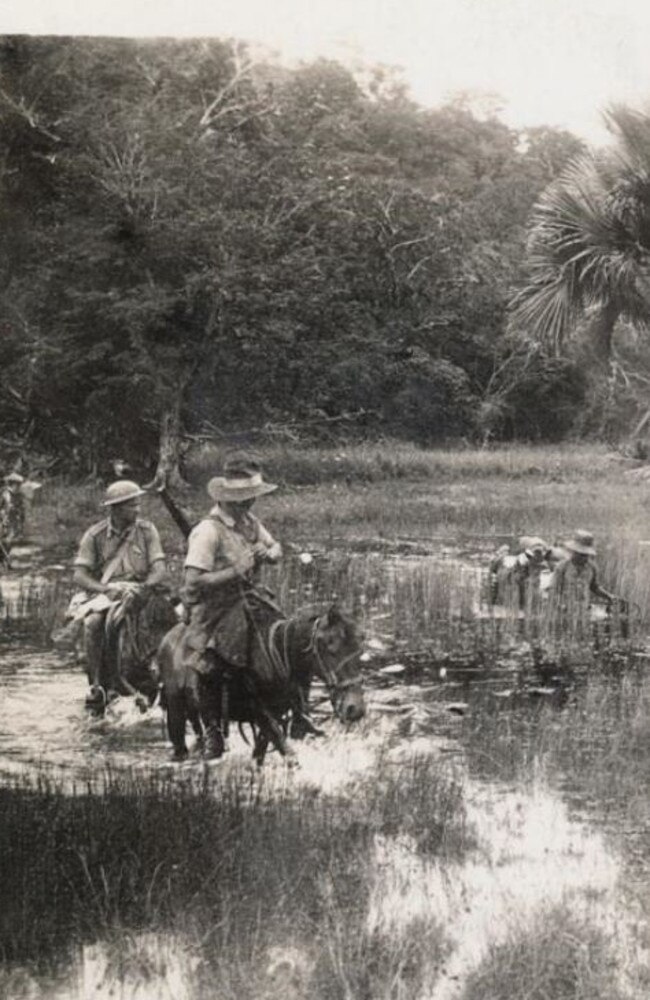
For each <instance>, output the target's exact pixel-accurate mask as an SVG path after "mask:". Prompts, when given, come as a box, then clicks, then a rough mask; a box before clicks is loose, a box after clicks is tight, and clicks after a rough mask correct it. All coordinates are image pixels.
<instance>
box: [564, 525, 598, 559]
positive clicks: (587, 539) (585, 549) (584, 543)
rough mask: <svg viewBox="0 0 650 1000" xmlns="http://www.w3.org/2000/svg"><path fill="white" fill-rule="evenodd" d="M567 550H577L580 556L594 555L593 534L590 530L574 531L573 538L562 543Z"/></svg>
mask: <svg viewBox="0 0 650 1000" xmlns="http://www.w3.org/2000/svg"><path fill="white" fill-rule="evenodd" d="M564 548H565V549H568V550H569V552H578V553H579V554H580V555H582V556H595V555H596V549H595V548H594V536H593V535H592V533H591V532H590V531H574V533H573V538H570V539H569V541H568V542H565V543H564Z"/></svg>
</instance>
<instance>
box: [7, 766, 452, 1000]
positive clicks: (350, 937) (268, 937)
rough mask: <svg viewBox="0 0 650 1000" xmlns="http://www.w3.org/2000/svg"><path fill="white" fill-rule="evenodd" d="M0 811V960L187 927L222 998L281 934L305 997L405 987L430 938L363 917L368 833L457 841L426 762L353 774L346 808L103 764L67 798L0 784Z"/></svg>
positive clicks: (436, 772)
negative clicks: (378, 774)
mask: <svg viewBox="0 0 650 1000" xmlns="http://www.w3.org/2000/svg"><path fill="white" fill-rule="evenodd" d="M425 787H426V789H427V795H424V794H423V789H424V788H425ZM411 799H413V800H415V799H417V808H414V809H412V810H411V809H408V810H407V809H406V805H407V804H408V803H409V802H410V801H411ZM0 809H1V810H2V816H3V822H2V825H1V827H0V857H2V859H3V865H2V870H1V873H0V897H1V898H2V900H3V906H2V910H1V912H0V956H1V957H2V959H3V961H4V962H5V963H6V965H7V968H13V969H14V971H15V970H16V968H18V967H28V968H32V969H40V970H41V971H43V970H46V969H52V968H53V967H55V966H56V965H57V963H58V965H61V964H62V963H64V964H65V961H68V962H69V961H70V960H71V959H72V957H73V956H74V954H75V951H76V949H78V948H79V946H80V945H81V944H82V943H84V942H86V943H88V942H93V941H98V940H103V941H105V942H108V944H109V945H110V946H111V948H112V950H113V951H114V953H115V956H117V955H118V954H119V952H120V950H123V947H122V946H120V945H119V943H116V942H120V941H124V939H125V937H126V936H128V935H129V934H131V935H132V934H135V933H141V932H143V931H144V930H154V931H156V932H158V933H162V932H165V933H172V934H178V935H182V936H183V937H185V938H186V939H187V935H188V929H191V944H192V948H193V950H194V953H195V954H196V956H197V957H198V959H200V962H199V966H200V968H202V969H203V972H204V974H205V975H208V976H213V975H214V974H215V971H216V970H219V974H220V977H221V978H222V981H223V982H230V983H231V989H230V991H229V990H227V989H226V990H225V992H224V993H223V995H224V996H228V997H230V996H232V997H233V998H234V997H235V996H239V997H241V996H244V997H250V998H251V1000H253V998H258V997H259V996H260V995H262V994H260V993H259V992H257V993H256V991H255V983H256V982H257V983H258V985H259V975H260V968H261V964H260V963H262V957H263V956H264V955H268V953H269V949H272V948H285V947H288V946H289V944H291V946H292V947H295V946H296V945H297V944H298V945H299V946H300V950H301V953H303V952H304V953H305V955H306V957H305V961H306V962H307V964H308V965H309V968H310V969H311V970H312V971H311V972H310V982H311V983H312V988H311V993H312V995H314V996H317V997H319V996H322V997H328V998H330V997H341V998H342V1000H343V998H345V997H347V996H350V995H354V996H356V995H372V996H382V997H386V998H392V997H395V998H397V997H400V996H403V995H407V994H405V993H404V989H405V982H406V981H407V980H408V981H415V979H417V977H418V976H421V975H423V974H424V973H423V969H424V966H425V965H428V964H429V963H430V960H431V958H432V952H431V949H432V947H433V946H432V941H431V939H430V938H429V937H428V936H427V935H421V936H420V937H419V938H417V939H412V938H402V937H401V936H398V937H395V936H393V939H392V940H389V939H385V938H384V935H383V932H382V931H381V929H377V928H375V929H374V930H373V931H372V932H371V931H370V930H369V929H368V928H367V926H366V922H367V914H368V900H369V894H370V891H371V886H372V880H373V872H372V869H371V864H370V858H371V857H372V842H373V838H374V837H375V835H376V834H377V833H378V832H383V833H384V834H390V835H396V836H397V835H399V833H400V832H402V831H405V830H406V831H407V832H408V834H409V835H410V836H412V837H414V838H415V841H416V843H418V844H419V845H420V847H421V849H422V850H424V851H426V852H429V853H435V854H437V855H440V856H445V855H446V854H454V855H462V853H463V851H464V850H466V849H468V847H470V846H471V845H472V835H471V831H470V830H468V828H467V823H466V819H465V813H464V804H463V800H462V794H461V791H460V788H459V786H458V785H457V783H456V782H455V781H454V780H453V778H451V777H450V776H449V775H446V774H444V773H442V772H441V771H440V769H439V767H438V766H437V765H436V762H433V761H431V762H429V763H426V762H419V763H417V764H413V765H411V766H410V767H409V766H405V767H404V768H399V769H397V770H396V769H394V768H393V769H392V771H391V772H390V773H389V774H387V775H385V776H384V778H383V780H382V781H380V782H376V781H374V780H371V779H367V780H365V781H361V782H360V783H359V785H358V787H357V789H356V794H355V796H354V800H353V802H352V803H350V801H349V800H348V799H347V798H346V799H344V798H339V797H338V796H335V795H331V796H326V795H322V794H318V793H316V792H315V791H314V790H313V789H310V788H303V789H302V790H300V789H290V788H289V787H286V788H285V789H284V791H282V790H281V789H280V790H278V789H277V788H276V789H274V790H273V792H272V794H271V792H269V791H265V790H264V786H263V785H262V784H260V783H258V782H255V781H252V780H251V781H250V782H247V781H246V780H245V775H242V774H239V775H237V776H235V775H231V776H230V777H228V778H220V779H218V780H217V781H216V783H215V779H214V778H210V777H209V775H208V772H204V774H203V776H202V777H201V778H199V779H198V780H197V779H196V778H195V779H194V780H193V781H191V782H190V783H183V782H180V781H178V780H176V779H174V778H164V777H159V776H158V775H155V774H152V775H150V776H142V775H138V776H135V775H125V774H108V775H107V776H105V777H104V779H103V783H102V784H101V785H97V786H93V785H86V786H84V787H79V788H78V789H77V790H76V791H75V792H74V793H73V794H69V793H68V792H66V794H64V793H63V791H62V789H61V788H59V787H57V786H56V784H53V783H52V782H51V781H48V780H47V779H45V778H41V779H40V780H39V781H38V783H37V784H36V785H34V784H30V783H29V782H27V781H26V780H25V781H23V782H21V783H17V784H16V785H14V786H13V787H5V788H1V789H0ZM434 924H435V921H434ZM436 931H437V941H438V944H437V950H436V952H435V956H434V957H436V956H437V958H438V959H439V958H440V956H441V955H442V953H443V950H444V936H443V934H442V932H441V930H440V929H439V928H436ZM111 942H113V944H112V945H111ZM143 961H144V959H143ZM113 965H115V961H114V962H113ZM226 966H227V967H228V968H227V969H226ZM389 971H390V975H389V976H388V980H389V981H391V982H392V983H393V985H392V986H391V987H388V986H387V985H386V984H384V985H382V986H381V989H380V988H379V983H380V982H381V981H382V980H383V978H384V977H385V976H386V975H388V973H389ZM16 974H17V973H16ZM197 975H198V973H197ZM352 982H354V983H357V985H358V988H359V989H360V990H361V992H360V993H356V992H353V993H352V994H350V992H349V984H350V983H352ZM362 983H364V984H365V985H364V986H363V989H362V988H361V985H360V984H362ZM356 988H357V987H355V989H356ZM197 995H198V994H197ZM220 995H221V994H220Z"/></svg>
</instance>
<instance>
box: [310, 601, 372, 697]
mask: <svg viewBox="0 0 650 1000" xmlns="http://www.w3.org/2000/svg"><path fill="white" fill-rule="evenodd" d="M322 622H323V618H316V619H315V621H314V625H313V628H312V631H311V638H310V640H309V645H308V646H306V647H305V652H306V653H311V654H312V656H313V657H314V659H315V660H316V663H317V664H318V668H319V674H320V676H321V677H322V679H323V682H324V684H325V687H326V688H327V690H328V693H329V695H330V698H331V699H332V701H334V700H338V699H339V698H340V697H341V695H342V694H343V693H344V692H345V691H346V690H347V689H348V688H351V687H354V686H355V685H357V684H362V683H363V678H362V676H361V674H360V673H358V674H355V675H354V677H345V678H344V679H343V680H339V678H338V677H337V676H336V674H335V673H334V671H333V670H332V669H331V668H330V667H329V666H328V665H327V664H326V663H325V660H324V659H323V657H322V655H321V652H320V650H319V648H318V631H319V628H320V626H321V624H322ZM358 655H359V653H358V652H354V653H349V654H348V655H347V656H344V657H343V659H342V660H339V661H338V663H337V669H339V670H340V669H341V667H344V666H345V665H346V664H347V663H350V662H351V661H352V660H355V659H356V658H357V657H358Z"/></svg>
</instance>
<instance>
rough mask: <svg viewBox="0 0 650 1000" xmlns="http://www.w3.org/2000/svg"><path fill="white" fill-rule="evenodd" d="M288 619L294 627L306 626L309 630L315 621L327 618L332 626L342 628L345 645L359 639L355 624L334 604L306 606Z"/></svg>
mask: <svg viewBox="0 0 650 1000" xmlns="http://www.w3.org/2000/svg"><path fill="white" fill-rule="evenodd" d="M289 617H290V619H291V621H293V622H294V624H295V625H297V626H300V625H302V624H307V625H309V627H310V628H313V626H314V624H315V622H316V621H317V619H319V618H325V617H329V619H330V623H331V624H332V625H340V626H341V627H342V628H343V633H344V639H345V642H346V643H347V642H349V643H353V642H357V641H358V638H359V636H358V629H357V625H356V622H355V621H354V619H353V618H351V617H350V615H348V614H347V613H346V612H345V611H342V610H341V608H340V607H339V606H338V604H336V603H331V602H330V603H329V604H325V603H322V604H306V605H303V606H302V607H300V608H298V610H297V611H296V612H294V614H293V615H290V616H289Z"/></svg>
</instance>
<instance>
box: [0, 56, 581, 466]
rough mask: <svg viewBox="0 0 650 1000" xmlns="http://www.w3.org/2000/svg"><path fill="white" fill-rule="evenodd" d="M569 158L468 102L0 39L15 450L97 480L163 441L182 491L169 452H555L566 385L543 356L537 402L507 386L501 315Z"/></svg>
mask: <svg viewBox="0 0 650 1000" xmlns="http://www.w3.org/2000/svg"><path fill="white" fill-rule="evenodd" d="M580 151H581V144H580V143H579V141H578V140H577V139H575V138H574V137H573V136H571V135H569V134H567V133H564V132H561V131H557V130H553V129H546V128H539V129H533V130H530V131H528V132H526V133H521V132H518V131H515V130H513V129H511V128H509V127H507V126H506V125H505V124H504V123H503V122H501V121H500V120H499V119H498V118H497V117H495V116H490V115H487V116H486V115H481V114H479V113H478V112H477V113H475V112H474V111H473V106H472V103H471V101H470V100H469V99H467V98H464V97H459V98H457V99H455V100H453V101H451V102H449V103H447V104H446V105H444V106H442V107H438V108H434V109H425V108H422V107H419V106H418V105H417V104H415V103H414V102H413V101H412V100H411V99H410V98H409V96H408V93H407V92H406V91H405V88H404V86H403V84H402V82H401V80H400V78H399V76H398V75H397V74H396V73H395V72H392V71H389V70H387V69H385V68H382V67H378V68H376V69H375V70H373V71H372V72H370V73H368V74H366V76H365V77H364V79H363V80H361V79H359V78H356V77H355V76H353V75H352V74H351V73H350V72H349V71H348V70H347V69H345V68H344V67H342V66H341V65H338V64H336V63H333V62H326V61H317V62H314V63H312V64H308V65H303V66H301V67H299V68H297V69H293V70H288V69H285V68H282V67H280V66H278V65H276V64H275V63H273V62H272V61H269V62H266V63H265V62H263V61H262V62H261V61H258V60H255V59H253V57H252V55H251V53H250V52H249V51H248V50H247V48H246V46H244V45H242V44H239V43H236V42H232V41H220V40H190V41H170V40H157V41H130V40H116V39H83V38H27V37H5V38H4V39H2V40H1V44H0V324H1V327H0V358H1V360H2V364H1V366H0V382H1V390H2V391H1V395H0V420H1V421H2V427H3V431H2V434H3V436H4V439H3V440H4V443H5V446H7V447H8V446H14V447H19V446H24V445H25V444H26V443H29V446H30V447H31V448H35V449H37V450H41V451H42V452H43V453H48V454H52V453H57V454H60V455H67V456H68V460H69V461H70V462H72V463H76V465H77V467H78V468H79V469H80V470H85V471H90V470H92V469H93V468H95V467H96V465H97V462H98V461H99V460H101V456H105V455H107V454H116V453H118V454H124V453H125V452H126V456H125V457H127V458H132V459H133V458H136V459H138V460H139V461H141V460H142V456H143V455H146V454H152V453H155V452H156V450H157V447H158V443H159V441H160V442H161V444H162V458H163V460H164V462H165V463H167V464H168V465H170V466H173V465H174V464H175V462H176V460H177V457H178V445H179V441H180V439H181V432H190V433H195V434H196V433H199V432H202V431H206V430H207V431H208V432H209V433H212V434H215V435H218V434H219V433H224V434H228V433H229V432H230V431H232V430H233V429H235V428H237V429H239V430H241V429H242V428H249V429H250V428H257V427H266V428H278V427H287V428H294V429H296V428H297V429H299V428H308V429H309V434H310V435H311V436H312V437H317V436H318V434H326V433H327V431H328V429H330V428H334V430H335V431H336V432H337V433H340V434H343V433H345V434H347V435H357V436H358V435H364V436H377V435H389V434H390V435H392V436H398V437H404V438H407V439H410V440H412V441H414V442H417V443H422V444H428V443H431V442H437V441H445V440H449V439H451V438H458V437H462V436H466V437H476V436H477V435H478V436H479V437H493V436H494V437H499V436H501V437H503V436H506V437H507V436H513V435H516V433H517V428H518V427H519V426H521V427H522V428H523V435H524V436H526V437H528V438H533V439H534V438H537V439H539V438H543V437H549V436H551V437H552V436H555V437H557V436H559V435H561V434H563V433H565V432H566V430H567V428H568V427H569V426H571V422H572V421H573V419H574V418H575V416H576V413H577V412H578V410H579V407H580V403H581V399H582V391H583V390H582V383H581V379H580V371H579V369H578V367H577V366H576V365H574V364H573V363H572V362H570V361H567V362H564V363H563V364H561V365H559V366H558V363H557V362H556V361H555V360H552V359H549V358H547V357H546V355H545V354H544V352H543V351H541V352H540V351H539V350H538V351H536V353H535V356H534V364H535V365H536V366H537V372H536V374H537V377H536V378H535V379H534V380H533V383H532V384H534V386H535V392H533V393H532V394H531V393H529V392H527V391H525V390H523V389H522V387H521V384H520V379H519V377H518V376H517V377H516V378H515V379H514V380H511V381H508V380H507V379H506V381H505V383H504V379H503V373H504V371H505V372H508V371H512V370H513V368H512V363H511V360H510V359H511V358H512V357H515V358H516V357H519V356H520V355H521V354H522V350H523V355H522V356H525V357H526V358H528V353H527V348H525V347H523V348H522V342H521V340H517V338H515V340H514V341H513V339H512V335H508V336H507V335H506V333H505V329H506V310H507V306H508V301H509V298H510V296H511V293H512V289H513V287H514V285H515V283H516V282H517V280H518V279H519V276H520V275H519V267H520V261H521V258H522V254H523V247H524V237H525V226H526V220H527V217H528V214H529V211H530V209H531V206H532V205H533V204H534V202H535V201H536V199H537V198H538V197H539V195H540V192H542V191H543V190H544V189H545V188H546V187H547V185H548V184H549V182H551V181H553V180H554V179H555V178H556V177H557V176H558V175H559V174H560V172H561V171H562V169H563V168H564V167H565V165H566V163H567V162H568V161H569V160H571V159H572V158H574V157H575V156H576V155H577V154H578V153H580ZM547 362H548V363H547ZM524 367H525V368H526V370H527V371H528V368H529V361H528V360H526V362H525V365H524ZM540 380H541V381H540ZM540 384H541V386H542V389H541V390H540ZM549 400H550V403H549ZM346 415H349V419H346ZM522 415H523V416H524V417H525V419H524V420H523V423H522V422H521V420H520V418H521V417H522Z"/></svg>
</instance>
